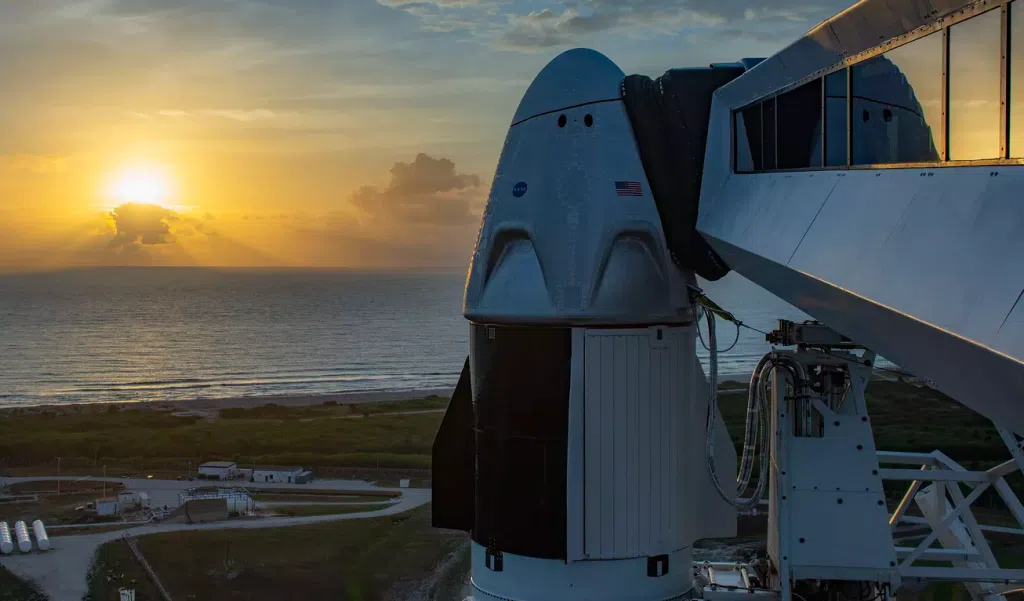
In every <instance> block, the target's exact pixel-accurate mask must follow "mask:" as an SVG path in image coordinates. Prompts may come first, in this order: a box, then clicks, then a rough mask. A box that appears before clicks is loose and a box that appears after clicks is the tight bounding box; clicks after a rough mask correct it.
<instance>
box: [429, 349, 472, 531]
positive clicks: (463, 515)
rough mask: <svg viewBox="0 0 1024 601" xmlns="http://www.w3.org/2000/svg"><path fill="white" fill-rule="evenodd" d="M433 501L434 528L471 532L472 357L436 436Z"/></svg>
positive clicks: (467, 362)
mask: <svg viewBox="0 0 1024 601" xmlns="http://www.w3.org/2000/svg"><path fill="white" fill-rule="evenodd" d="M431 465H432V466H433V469H432V470H431V478H430V487H431V489H432V490H433V492H432V499H433V501H432V503H431V504H430V508H431V509H430V511H431V522H432V523H433V525H434V527H435V528H450V529H452V530H462V531H464V532H469V531H470V530H472V529H473V521H474V516H473V510H474V507H475V503H474V502H473V480H474V478H475V472H476V436H475V435H474V433H473V391H472V388H471V382H470V374H469V358H466V363H465V365H463V366H462V375H460V376H459V383H458V384H456V385H455V392H454V393H452V400H451V402H450V403H448V410H447V411H445V412H444V419H443V420H441V427H440V428H438V430H437V436H436V437H434V447H433V449H432V453H431Z"/></svg>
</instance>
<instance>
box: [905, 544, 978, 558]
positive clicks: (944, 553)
mask: <svg viewBox="0 0 1024 601" xmlns="http://www.w3.org/2000/svg"><path fill="white" fill-rule="evenodd" d="M913 552H914V547H896V556H897V557H900V558H903V557H906V556H908V555H910V554H911V553H913ZM978 558H979V555H978V552H977V551H968V550H966V549H928V550H926V551H925V552H924V553H923V554H921V559H922V560H924V561H976V560H978Z"/></svg>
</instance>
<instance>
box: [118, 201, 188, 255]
mask: <svg viewBox="0 0 1024 601" xmlns="http://www.w3.org/2000/svg"><path fill="white" fill-rule="evenodd" d="M110 219H111V220H112V221H113V224H114V237H113V238H112V239H111V240H110V246H111V247H113V248H120V249H136V248H138V247H139V246H150V245H156V244H171V243H173V242H174V241H175V239H174V233H173V232H172V231H171V226H172V224H173V223H175V222H176V221H178V219H179V217H178V214H177V213H175V212H174V211H172V210H170V209H165V208H164V207H161V206H157V205H151V204H137V203H127V204H123V205H121V206H119V207H117V208H116V209H114V210H113V211H111V212H110Z"/></svg>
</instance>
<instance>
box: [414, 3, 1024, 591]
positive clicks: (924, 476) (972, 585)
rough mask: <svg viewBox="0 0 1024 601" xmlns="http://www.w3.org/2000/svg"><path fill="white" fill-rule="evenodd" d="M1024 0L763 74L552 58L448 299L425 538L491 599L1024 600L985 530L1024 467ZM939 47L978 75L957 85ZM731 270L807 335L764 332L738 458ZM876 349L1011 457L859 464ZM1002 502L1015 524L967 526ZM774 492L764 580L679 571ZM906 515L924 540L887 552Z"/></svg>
mask: <svg viewBox="0 0 1024 601" xmlns="http://www.w3.org/2000/svg"><path fill="white" fill-rule="evenodd" d="M1022 3H1024V0H1016V1H1015V2H1008V1H1005V0H980V1H978V2H966V1H964V0H923V1H914V2H911V1H909V0H907V1H905V2H900V1H897V0H863V1H862V2H860V3H859V4H857V5H855V6H853V7H851V8H850V9H848V10H847V11H844V12H843V13H841V14H840V15H837V16H836V17H834V18H832V19H830V20H828V21H826V22H824V23H822V24H821V25H819V26H818V27H816V28H814V29H813V30H812V31H810V32H809V33H808V34H807V35H806V36H804V37H803V38H801V39H800V40H797V41H796V42H795V43H793V44H792V45H791V46H789V47H787V48H786V49H784V50H782V51H781V52H780V53H778V54H777V55H775V56H772V57H770V58H768V59H765V60H753V59H744V60H742V61H739V62H737V63H731V64H720V65H712V66H711V67H709V68H700V69H674V70H671V71H669V72H667V73H665V74H664V75H663V76H662V77H660V78H658V79H657V80H653V81H652V80H650V79H648V78H646V77H643V76H635V75H634V76H628V77H627V76H625V74H624V73H623V72H622V71H621V70H620V69H619V68H618V67H617V66H616V65H615V64H614V63H612V62H611V61H610V60H609V59H607V58H606V57H604V56H602V55H601V54H599V53H597V52H594V51H590V50H572V51H569V52H566V53H564V54H562V55H560V56H558V57H557V58H555V59H554V60H553V61H551V63H549V64H548V65H547V67H545V68H544V70H543V71H541V73H540V74H539V75H538V76H537V78H536V79H535V80H534V82H533V83H532V84H531V85H530V87H529V89H528V90H527V92H526V94H525V96H524V97H523V99H522V101H521V103H520V105H519V108H518V110H517V111H516V114H515V115H514V117H513V119H512V125H511V126H510V128H509V132H508V135H507V138H506V141H505V145H504V147H503V149H502V155H501V159H500V161H499V164H498V168H497V172H496V174H495V178H494V183H493V186H492V189H491V193H490V198H489V199H488V203H487V208H486V211H485V213H484V218H483V224H482V226H481V229H480V234H479V238H478V241H477V246H476V250H475V252H474V255H473V258H472V263H471V266H470V270H469V276H468V280H467V284H466V294H465V304H464V313H465V316H466V318H467V319H468V320H469V321H470V322H471V334H470V357H469V359H468V360H467V363H466V366H465V367H464V369H463V374H462V378H461V379H460V382H459V385H458V387H457V389H456V391H455V394H454V395H453V398H452V403H451V405H450V407H449V409H448V412H447V413H446V415H445V419H444V422H443V424H442V427H441V429H440V431H439V432H438V437H437V440H436V441H435V445H434V466H435V467H434V483H433V490H434V493H433V494H434V502H433V511H434V523H435V525H437V526H441V527H447V528H457V529H462V530H466V531H467V532H470V534H471V537H472V540H473V543H472V570H473V576H472V582H473V586H474V596H475V597H476V598H477V599H485V600H503V601H504V600H512V601H576V600H593V601H601V600H618V599H629V600H633V601H664V600H668V599H691V598H707V599H730V598H734V597H735V598H736V599H749V598H750V596H751V595H753V596H755V597H759V598H771V599H781V600H782V601H791V599H793V598H797V599H800V600H801V601H819V600H820V601H838V600H846V599H849V600H851V601H865V600H866V599H872V600H878V599H888V598H890V597H892V596H895V595H897V594H898V592H899V591H900V590H901V588H903V587H904V586H905V585H907V584H908V583H919V582H936V581H954V582H962V583H964V584H965V585H966V586H967V590H968V591H969V593H970V594H971V596H972V598H973V599H975V601H981V600H983V599H984V600H986V601H995V600H997V599H1001V598H1003V594H1004V593H1005V592H1006V591H1008V590H1014V589H1019V588H1021V587H1022V586H1024V570H1015V569H1006V568H1003V567H1001V566H1000V565H999V563H998V561H997V559H996V557H995V554H994V553H993V551H992V548H991V546H990V544H989V543H988V542H987V540H986V532H992V531H993V530H995V531H1000V532H1003V533H1018V534H1024V506H1022V504H1021V502H1020V501H1019V500H1018V498H1017V496H1016V495H1015V494H1014V492H1013V490H1012V489H1011V486H1010V485H1009V484H1008V483H1007V480H1006V479H1007V477H1010V476H1011V475H1013V474H1018V475H1019V473H1020V471H1021V470H1022V469H1024V448H1022V442H1021V438H1020V436H1021V435H1022V434H1024V303H1020V302H1019V301H1020V299H1021V297H1022V296H1024V277H1022V276H1024V201H1022V198H1024V197H1022V192H1021V191H1022V190H1024V111H1020V114H1021V117H1020V119H1019V121H1020V123H1017V122H1016V121H1015V120H1014V116H1016V114H1017V113H1016V112H1015V109H1011V107H1012V106H1013V102H1011V100H1012V98H1014V94H1015V93H1016V94H1019V95H1020V96H1021V97H1024V75H1022V76H1021V77H1020V79H1021V81H1019V82H1018V81H1016V79H1014V73H1015V71H1014V70H1013V69H1012V68H1011V65H1012V62H1013V61H1014V60H1018V59H1019V61H1021V62H1022V64H1024V42H1021V43H1020V44H1019V46H1018V45H1015V42H1014V40H1024V4H1022ZM1017 11H1020V15H1019V17H1018V18H1015V17H1014V15H1015V14H1016V12H1017ZM1017 23H1019V24H1020V25H1019V27H1018V30H1017V31H1016V32H1015V31H1014V29H1013V25H1014V24H1017ZM986 28H988V29H986ZM984 44H990V45H991V46H992V48H994V49H995V50H994V51H993V52H989V53H987V54H986V53H985V52H983V51H982V50H984V49H983V48H981V46H983V45H984ZM975 46H977V48H976V47H975ZM908 49H910V50H913V51H914V52H913V53H912V54H913V56H914V57H916V58H915V60H912V61H911V60H907V59H906V57H907V56H908ZM930 52H934V53H935V54H934V55H932V54H929V53H930ZM957 53H965V54H966V53H971V56H973V57H975V59H976V63H975V64H974V65H973V70H974V71H975V72H977V73H981V72H991V73H995V74H996V75H995V79H994V80H993V81H991V82H987V83H988V84H990V87H989V88H986V87H985V85H981V84H978V83H977V78H975V79H974V80H972V81H974V82H975V84H973V85H972V86H970V87H969V89H966V90H965V86H964V83H963V80H962V79H958V77H960V75H958V74H959V73H960V71H958V69H959V67H957V65H959V64H962V63H963V61H961V60H958V59H959V58H960V55H958V54H957ZM1016 54H1020V56H1016ZM984 61H993V62H992V64H987V63H985V62H984ZM934 65H937V67H936V68H934V69H933V68H932V67H933V66H934ZM986 69H987V70H986ZM1021 72H1022V73H1024V70H1022V71H1021ZM929 78H932V79H929ZM983 83H984V82H983ZM1015 86H1016V87H1017V88H1019V90H1018V91H1017V92H1014V89H1015ZM935 90H938V91H939V92H935V93H936V94H938V96H936V97H934V98H933V97H932V96H930V95H929V94H932V92H933V91H935ZM964 94H975V95H979V98H981V99H982V100H984V99H985V98H988V96H991V98H994V103H991V104H985V103H981V104H979V103H974V104H972V105H971V106H972V107H974V109H973V110H975V111H982V110H985V109H979V108H977V107H979V106H988V107H989V110H990V111H992V112H991V114H990V115H989V117H990V118H989V119H988V121H985V120H984V119H975V120H974V121H972V122H971V123H972V124H973V125H972V128H969V129H967V130H965V129H964V127H962V126H961V125H960V124H961V123H962V122H963V119H965V116H964V113H963V112H962V106H961V104H960V103H961V101H963V100H964ZM986 95H988V96H986ZM982 97H984V98H982ZM1022 106H1024V104H1022ZM935 107H939V108H938V109H936V108H935ZM972 115H977V112H975V113H972ZM985 123H988V124H990V125H991V124H993V123H994V125H991V127H988V126H986V125H985ZM986 127H987V129H986ZM965 131H966V132H968V133H965ZM964 136H969V137H970V144H968V143H967V140H966V138H964ZM971 144H973V146H971ZM729 271H735V272H737V273H739V274H740V275H742V276H743V277H745V278H747V279H749V280H751V281H752V282H754V283H755V284H757V285H759V286H761V287H763V288H765V289H767V290H769V291H771V292H772V293H774V294H776V295H777V296H779V297H781V298H783V299H785V300H786V301H788V302H789V303H791V304H793V305H795V306H796V307H798V308H800V309H801V310H803V311H804V312H806V313H807V314H809V315H811V316H812V317H813V318H815V319H816V320H818V321H817V322H809V323H805V324H796V323H791V322H780V326H779V329H778V330H776V331H775V332H772V333H771V335H770V338H771V342H772V343H773V346H774V349H775V350H773V351H772V352H771V353H769V354H768V355H766V356H765V357H764V358H763V359H762V360H761V361H760V362H759V364H758V365H757V368H756V369H755V370H754V373H753V374H752V377H751V380H750V393H749V395H750V396H749V403H748V413H747V423H746V431H745V434H744V439H743V444H742V449H743V451H742V455H741V456H740V458H739V461H737V456H736V453H735V451H734V447H733V444H732V442H731V439H730V437H729V435H728V433H727V432H726V431H725V427H724V424H723V423H722V419H721V415H720V414H719V412H718V409H717V403H716V400H715V394H716V393H715V388H716V387H715V383H716V379H717V376H716V373H715V371H716V367H715V358H716V351H717V348H716V336H715V334H714V330H715V328H714V320H713V319H711V315H712V310H711V309H709V306H712V303H710V302H709V299H707V297H705V296H703V294H702V293H701V292H700V289H699V280H698V279H697V276H701V277H703V278H705V279H709V280H715V279H719V278H721V277H723V276H725V275H726V274H727V273H728V272H729ZM705 318H706V319H707V321H708V327H707V328H706V329H705V331H706V334H705V335H704V336H705V337H707V336H708V335H710V340H706V342H707V343H708V344H709V345H710V346H711V350H712V354H711V356H712V364H711V369H710V373H709V374H707V375H706V374H705V373H704V370H703V368H702V366H701V364H700V363H699V362H698V360H697V357H696V352H695V349H696V344H697V343H698V337H699V336H700V335H701V334H700V331H699V329H698V324H699V323H700V322H701V320H702V319H705ZM730 333H731V332H730ZM729 338H731V336H729ZM875 353H878V354H880V355H882V356H884V357H886V358H887V359H889V360H891V361H894V362H895V363H896V364H898V365H900V366H902V367H903V368H905V369H907V370H909V371H910V372H912V373H914V374H915V375H917V376H919V377H921V378H925V379H927V380H928V381H929V382H930V383H931V384H932V385H934V386H935V387H936V388H938V389H939V390H941V391H943V392H945V393H946V394H948V395H949V396H951V397H953V398H954V399H956V400H957V401H958V402H960V403H962V404H964V405H965V406H967V407H969V408H971V409H972V410H974V411H976V412H978V413H980V414H981V415H983V416H985V417H986V418H988V419H990V420H992V422H993V423H994V424H995V427H996V429H997V430H998V432H999V435H1000V436H1001V438H1002V439H1003V441H1004V442H1005V444H1006V447H1007V456H1006V460H1005V461H1004V462H1003V463H1000V464H998V465H995V466H992V467H990V468H988V469H967V468H965V467H963V466H962V465H961V464H959V463H957V462H956V461H954V460H953V459H951V458H950V457H948V456H946V455H945V454H943V453H942V452H940V451H934V452H929V453H895V452H886V451H884V450H878V449H876V448H875V442H874V437H873V433H872V428H871V419H870V416H869V415H868V411H867V406H866V403H865V400H864V390H865V388H866V387H867V386H868V383H869V380H870V378H871V373H872V366H873V364H874V360H875V357H876V355H875ZM709 380H710V382H709ZM920 419H921V420H927V419H928V417H927V415H922V416H920ZM734 476H735V479H734ZM885 482H902V483H903V485H904V486H906V492H905V495H904V496H903V498H902V500H900V501H899V502H887V499H886V496H885V489H884V488H883V483H885ZM990 491H994V494H995V495H997V496H998V497H999V498H1000V499H1001V500H1002V503H1003V504H1004V505H1005V507H1006V508H1007V509H1008V511H1009V514H1010V515H1011V516H1012V517H1013V518H1014V519H1015V521H1016V522H1017V527H1015V528H1014V527H1006V526H1002V527H990V526H986V525H984V524H981V523H979V520H978V518H977V516H976V515H975V513H974V512H973V511H972V509H971V507H972V504H973V503H974V502H975V501H977V500H978V499H979V498H981V497H982V495H984V494H986V493H988V494H989V495H992V494H993V493H991V492H990ZM762 499H763V500H766V501H767V508H768V532H767V541H768V544H767V557H766V558H764V561H762V562H759V563H757V564H752V565H740V564H714V565H711V564H700V565H694V563H693V561H692V550H693V544H694V542H695V541H697V540H699V539H702V538H715V537H727V536H731V535H733V534H734V533H735V529H736V516H737V511H738V510H741V511H750V510H754V509H757V508H758V507H759V506H760V502H761V501H762ZM915 506H916V509H915V510H914V511H913V512H911V513H913V514H914V515H911V514H910V513H908V510H909V509H910V508H911V507H915ZM907 526H914V527H919V528H921V529H922V531H923V535H924V536H923V538H918V539H914V541H915V542H913V543H903V542H897V541H896V539H895V538H894V531H895V530H896V529H898V528H904V527H907ZM1021 542H1022V544H1024V537H1022V538H1021Z"/></svg>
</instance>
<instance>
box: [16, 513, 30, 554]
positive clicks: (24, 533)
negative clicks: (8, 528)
mask: <svg viewBox="0 0 1024 601" xmlns="http://www.w3.org/2000/svg"><path fill="white" fill-rule="evenodd" d="M14 537H15V538H17V539H18V550H19V551H21V552H22V553H28V552H29V551H31V550H32V539H31V538H29V536H28V527H27V526H25V522H22V521H21V520H18V521H17V522H15V523H14Z"/></svg>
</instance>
